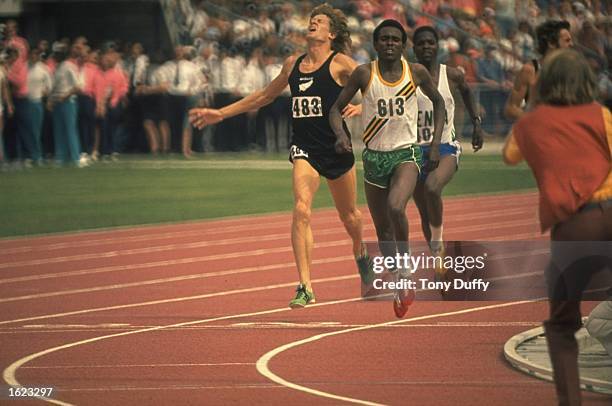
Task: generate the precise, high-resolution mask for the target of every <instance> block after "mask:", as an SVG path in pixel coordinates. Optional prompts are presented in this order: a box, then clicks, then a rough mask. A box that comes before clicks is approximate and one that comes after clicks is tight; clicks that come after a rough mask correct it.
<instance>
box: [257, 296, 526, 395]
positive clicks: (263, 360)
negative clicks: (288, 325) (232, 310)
mask: <svg viewBox="0 0 612 406" xmlns="http://www.w3.org/2000/svg"><path fill="white" fill-rule="evenodd" d="M536 301H537V300H521V301H517V302H510V303H502V304H496V305H489V306H481V307H473V308H470V309H463V310H457V311H452V312H446V313H438V314H429V315H425V316H418V317H412V318H409V319H402V320H394V321H389V322H385V323H379V324H370V325H366V326H363V327H353V328H348V329H344V330H338V331H332V332H330V333H322V334H317V335H314V336H312V337H309V338H305V339H302V340H298V341H293V342H291V343H288V344H285V345H281V346H280V347H277V348H275V349H273V350H271V351H268V352H267V353H265V354H264V355H262V356H261V357H260V358H259V359H258V360H257V362H256V368H257V371H258V372H259V373H260V374H261V375H263V376H264V377H266V378H268V379H269V380H271V381H272V382H275V383H277V384H279V385H283V386H285V387H287V388H290V389H294V390H297V391H300V392H305V393H309V394H311V395H315V396H320V397H324V398H328V399H334V400H341V401H344V402H349V403H357V404H362V405H380V403H374V402H370V401H367V400H362V399H356V398H350V397H346V396H339V395H336V394H333V393H330V392H324V391H320V390H317V389H313V388H309V387H306V386H302V385H298V384H296V383H294V382H290V381H287V380H286V379H284V378H282V377H281V376H279V375H277V374H275V373H274V372H272V371H271V370H270V367H269V366H268V364H269V363H270V361H271V360H272V358H274V357H275V356H277V355H278V354H280V353H282V352H285V351H287V350H290V349H292V348H295V347H298V346H300V345H304V344H308V343H311V342H313V341H318V340H321V339H323V338H326V337H331V336H337V335H340V334H347V333H353V332H355V331H364V330H371V329H374V328H380V327H387V326H394V325H397V324H402V323H409V322H411V321H419V320H427V319H433V318H437V317H449V316H456V315H459V314H466V313H473V312H478V311H482V310H490V309H497V308H502V307H509V306H516V305H520V304H526V303H534V302H536Z"/></svg>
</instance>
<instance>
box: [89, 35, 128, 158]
mask: <svg viewBox="0 0 612 406" xmlns="http://www.w3.org/2000/svg"><path fill="white" fill-rule="evenodd" d="M118 62H119V53H118V52H117V50H116V49H115V48H114V47H112V46H109V47H108V48H107V49H105V50H104V51H103V53H102V56H101V60H100V65H101V68H102V72H101V75H100V77H101V80H100V83H99V86H98V87H97V90H96V116H98V117H100V118H102V119H103V124H102V140H101V144H102V145H101V153H102V157H103V158H104V159H105V160H109V159H110V158H111V157H113V159H115V157H116V155H117V154H116V153H117V151H115V144H116V136H117V126H118V124H119V118H120V114H121V104H120V103H121V102H122V101H123V100H124V98H125V97H126V95H127V93H128V86H129V84H128V78H127V76H126V74H125V72H124V71H123V70H122V69H121V67H119V65H118Z"/></svg>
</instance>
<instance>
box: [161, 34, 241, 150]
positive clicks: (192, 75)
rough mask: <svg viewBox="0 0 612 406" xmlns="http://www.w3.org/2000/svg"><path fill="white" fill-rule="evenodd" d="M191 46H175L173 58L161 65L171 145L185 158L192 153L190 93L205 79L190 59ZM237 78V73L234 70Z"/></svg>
mask: <svg viewBox="0 0 612 406" xmlns="http://www.w3.org/2000/svg"><path fill="white" fill-rule="evenodd" d="M192 52H193V51H192V49H191V48H186V47H184V46H177V47H175V49H174V60H172V61H169V62H166V63H165V64H164V65H163V66H162V70H163V77H164V81H165V84H166V86H167V88H168V121H169V124H170V132H171V134H172V135H171V141H170V142H171V146H172V147H173V149H175V150H177V149H179V146H180V149H181V151H182V153H183V156H184V157H185V158H189V157H191V154H192V150H191V148H192V146H191V143H192V133H191V125H190V124H189V120H188V118H187V111H188V110H189V108H190V107H195V106H193V103H192V100H193V96H195V95H198V94H200V93H201V92H202V89H203V86H204V84H205V80H204V79H203V75H202V73H201V72H200V71H199V69H198V67H197V66H196V65H195V64H194V63H193V62H192V61H191V60H190V59H193V55H192ZM236 74H237V76H238V77H237V79H236V80H240V75H241V73H240V72H236Z"/></svg>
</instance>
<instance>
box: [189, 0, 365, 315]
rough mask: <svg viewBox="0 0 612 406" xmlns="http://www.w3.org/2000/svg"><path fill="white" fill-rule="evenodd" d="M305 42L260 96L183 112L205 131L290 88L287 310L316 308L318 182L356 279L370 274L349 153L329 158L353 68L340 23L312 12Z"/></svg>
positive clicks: (333, 14) (325, 9)
mask: <svg viewBox="0 0 612 406" xmlns="http://www.w3.org/2000/svg"><path fill="white" fill-rule="evenodd" d="M306 40H307V42H308V49H307V51H306V54H303V55H301V56H299V57H298V56H294V55H293V56H290V57H289V58H287V59H286V60H285V62H284V64H283V68H282V70H281V72H280V74H279V75H278V76H277V77H276V78H275V79H274V80H273V81H272V82H270V83H269V84H268V85H267V86H266V87H264V88H263V89H261V90H258V91H256V92H254V93H252V94H251V95H249V96H247V97H245V98H243V99H241V100H239V101H237V102H235V103H232V104H230V105H229V106H225V107H223V108H221V109H218V110H217V109H193V110H191V111H190V117H191V122H192V123H193V124H194V125H195V126H197V127H204V126H205V125H207V124H215V123H219V122H221V121H222V120H224V119H227V118H229V117H232V116H235V115H238V114H241V113H244V112H247V111H251V110H254V109H258V108H261V107H263V106H265V105H267V104H269V103H271V102H272V101H274V99H276V97H278V96H279V95H280V94H281V93H282V92H283V90H284V89H285V87H286V86H287V85H289V86H290V88H291V94H292V96H293V98H292V101H291V103H292V104H291V105H292V109H291V110H292V114H293V139H292V145H291V148H290V154H289V160H290V161H291V162H292V163H293V195H294V206H293V222H292V226H291V241H292V245H293V253H294V256H295V261H296V265H297V269H298V273H299V278H300V284H299V285H298V288H297V294H296V296H295V298H294V299H293V300H291V302H290V303H289V306H290V307H291V308H300V307H304V306H306V305H308V304H310V303H314V302H315V296H314V293H313V289H312V284H311V279H310V268H311V264H312V250H313V246H314V241H313V237H312V229H311V227H310V218H311V207H312V201H313V199H314V196H315V194H316V192H317V190H318V189H319V186H320V183H321V179H320V177H321V176H323V177H325V178H327V184H328V186H329V190H330V192H331V194H332V197H333V199H334V202H335V205H336V209H337V211H338V214H339V216H340V219H341V220H342V222H343V223H344V227H345V228H346V231H347V233H348V234H349V235H350V237H351V239H352V242H353V254H354V255H355V259H356V260H357V265H358V267H359V271H360V274H361V275H362V278H364V275H367V274H368V273H369V267H370V259H369V257H368V255H367V253H366V250H365V246H364V245H363V244H362V229H363V226H362V220H361V212H360V211H359V210H358V209H357V186H356V179H357V176H356V173H355V157H354V156H353V154H352V153H349V154H338V153H336V151H335V148H334V143H335V141H336V137H335V136H334V133H333V131H332V129H331V127H330V125H329V122H328V120H327V115H328V112H329V110H330V108H331V106H332V104H333V103H334V102H335V101H336V98H337V97H338V95H339V94H340V92H341V91H342V88H343V87H344V86H345V85H346V83H347V81H348V78H349V76H350V75H351V73H352V72H353V70H354V69H355V67H356V65H357V64H356V63H355V61H354V60H353V59H351V58H350V57H349V56H347V55H346V54H345V53H344V52H348V50H349V47H350V34H349V31H348V28H347V19H346V16H344V14H343V13H342V12H341V11H340V10H338V9H334V8H332V7H331V6H329V5H327V4H323V5H321V6H318V7H316V8H315V9H314V10H313V11H312V13H311V15H310V21H309V24H308V31H307V33H306ZM349 114H350V113H349ZM225 136H230V134H226V135H225Z"/></svg>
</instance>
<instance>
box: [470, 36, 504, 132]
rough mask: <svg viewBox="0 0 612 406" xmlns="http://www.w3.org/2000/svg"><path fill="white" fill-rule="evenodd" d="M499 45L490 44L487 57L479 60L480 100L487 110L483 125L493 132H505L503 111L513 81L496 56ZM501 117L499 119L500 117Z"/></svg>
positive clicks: (486, 50) (487, 47)
mask: <svg viewBox="0 0 612 406" xmlns="http://www.w3.org/2000/svg"><path fill="white" fill-rule="evenodd" d="M497 49H498V48H497V45H495V44H488V45H487V46H486V48H485V57H484V58H483V59H480V60H479V61H478V79H479V82H480V83H481V86H482V90H481V92H480V101H481V103H482V105H483V106H484V107H485V110H486V118H485V120H483V127H485V128H486V131H487V132H489V133H491V134H505V132H506V125H505V124H504V123H503V122H502V111H503V107H504V103H505V101H506V97H507V93H508V92H509V90H510V88H511V87H512V82H510V81H509V80H508V79H507V78H506V73H505V72H504V68H503V67H502V65H501V64H500V63H499V61H498V60H497V59H496V58H495V51H496V50H497ZM498 118H499V119H498Z"/></svg>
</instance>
